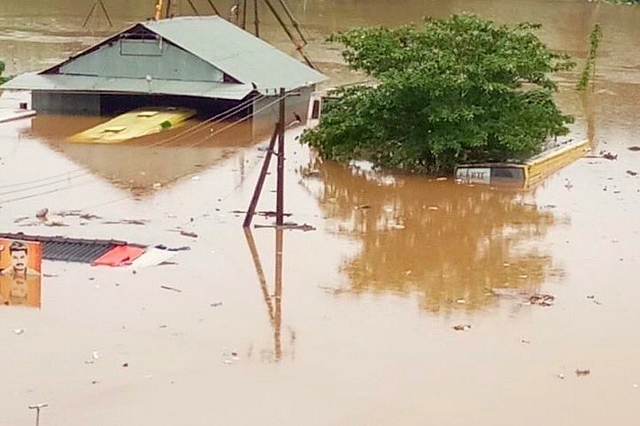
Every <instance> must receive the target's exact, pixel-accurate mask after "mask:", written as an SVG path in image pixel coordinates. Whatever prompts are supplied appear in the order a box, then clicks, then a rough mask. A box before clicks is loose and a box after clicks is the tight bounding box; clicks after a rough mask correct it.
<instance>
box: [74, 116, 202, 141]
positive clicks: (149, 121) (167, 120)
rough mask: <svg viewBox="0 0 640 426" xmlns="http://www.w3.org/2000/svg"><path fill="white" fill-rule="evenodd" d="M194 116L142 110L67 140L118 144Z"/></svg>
mask: <svg viewBox="0 0 640 426" xmlns="http://www.w3.org/2000/svg"><path fill="white" fill-rule="evenodd" d="M194 115H196V111H195V110H192V109H182V108H170V107H167V108H143V109H137V110H134V111H130V112H128V113H125V114H122V115H119V116H117V117H115V118H112V119H111V120H109V121H107V122H105V123H102V124H99V125H97V126H95V127H92V128H90V129H87V130H85V131H83V132H81V133H77V134H75V135H73V136H71V137H69V138H68V139H67V140H68V141H69V142H77V143H119V142H124V141H126V140H129V139H133V138H139V137H141V136H146V135H151V134H153V133H158V132H160V131H162V130H165V129H169V128H172V127H176V126H177V125H179V124H181V123H182V122H184V121H186V120H188V119H189V118H191V117H193V116H194Z"/></svg>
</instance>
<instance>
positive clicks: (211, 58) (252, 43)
mask: <svg viewBox="0 0 640 426" xmlns="http://www.w3.org/2000/svg"><path fill="white" fill-rule="evenodd" d="M142 25H144V26H145V27H146V28H148V29H149V30H151V31H153V32H155V33H156V34H158V35H160V36H161V37H163V38H166V39H167V40H169V41H170V42H172V43H174V44H175V45H177V46H179V47H181V48H183V49H184V50H186V51H188V52H191V53H193V54H194V55H196V56H198V57H200V58H201V59H204V60H205V61H207V62H209V63H210V64H212V65H214V66H215V67H217V68H219V69H221V70H222V71H224V72H225V73H227V74H229V75H231V76H232V77H234V78H236V79H237V80H239V81H241V82H242V83H245V84H251V83H254V84H255V85H256V86H257V88H258V90H259V91H260V92H262V93H266V92H267V91H269V93H270V94H274V92H273V91H274V90H277V89H279V88H280V87H284V88H285V89H287V90H291V89H296V88H298V87H303V86H306V85H309V84H316V83H319V82H321V81H324V80H326V79H327V77H326V76H324V75H323V74H321V73H319V72H317V71H316V70H314V69H312V68H310V67H308V66H307V65H305V64H303V63H302V62H300V61H298V60H297V59H295V58H292V57H291V56H289V55H287V54H286V53H284V52H281V51H280V50H278V49H276V48H275V47H273V46H272V45H270V44H268V43H266V42H264V41H262V40H261V39H259V38H257V37H255V36H254V35H253V34H250V33H248V32H246V31H244V30H243V29H241V28H239V27H237V26H236V25H234V24H232V23H230V22H228V21H226V20H225V19H223V18H220V17H219V16H189V17H180V18H172V19H163V20H160V21H149V22H144V23H142Z"/></svg>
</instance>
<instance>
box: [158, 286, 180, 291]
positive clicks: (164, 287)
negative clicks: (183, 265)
mask: <svg viewBox="0 0 640 426" xmlns="http://www.w3.org/2000/svg"><path fill="white" fill-rule="evenodd" d="M160 288H162V289H164V290H171V291H175V292H176V293H182V290H180V289H179V288H175V287H169V286H168V285H161V286H160Z"/></svg>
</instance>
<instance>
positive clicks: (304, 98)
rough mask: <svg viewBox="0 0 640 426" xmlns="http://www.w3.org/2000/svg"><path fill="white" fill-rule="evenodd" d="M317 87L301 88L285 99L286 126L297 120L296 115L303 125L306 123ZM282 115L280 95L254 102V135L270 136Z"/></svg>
mask: <svg viewBox="0 0 640 426" xmlns="http://www.w3.org/2000/svg"><path fill="white" fill-rule="evenodd" d="M314 90H315V86H308V87H301V88H300V89H297V90H296V91H295V93H296V94H289V95H288V96H287V97H286V98H285V115H284V122H285V126H288V125H289V124H291V123H293V122H294V121H295V120H296V116H295V114H297V115H298V116H300V118H301V119H302V123H306V121H307V118H308V117H307V114H308V112H309V101H310V99H311V94H312V93H313V92H314ZM279 115H280V104H279V101H278V94H277V93H275V94H274V95H273V96H266V97H264V98H260V99H257V100H255V101H254V102H253V134H254V135H255V136H261V135H269V134H271V133H272V132H273V129H274V126H275V123H276V122H277V121H278V118H279Z"/></svg>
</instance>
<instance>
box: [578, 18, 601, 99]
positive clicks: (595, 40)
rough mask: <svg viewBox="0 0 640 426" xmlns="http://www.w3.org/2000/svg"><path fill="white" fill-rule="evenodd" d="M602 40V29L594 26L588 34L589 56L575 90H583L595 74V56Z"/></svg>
mask: <svg viewBox="0 0 640 426" xmlns="http://www.w3.org/2000/svg"><path fill="white" fill-rule="evenodd" d="M600 40H602V28H601V27H600V24H595V25H594V26H593V29H592V30H591V34H589V54H588V55H587V61H586V63H585V64H584V69H583V70H582V75H581V76H580V80H579V81H578V84H577V86H576V88H577V89H578V90H581V91H582V90H585V89H586V88H587V86H589V80H590V79H591V77H592V76H594V75H595V73H596V54H597V52H598V46H599V45H600Z"/></svg>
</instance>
